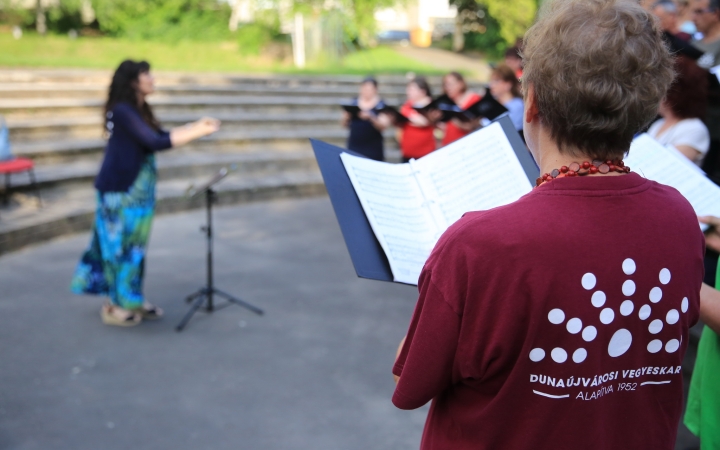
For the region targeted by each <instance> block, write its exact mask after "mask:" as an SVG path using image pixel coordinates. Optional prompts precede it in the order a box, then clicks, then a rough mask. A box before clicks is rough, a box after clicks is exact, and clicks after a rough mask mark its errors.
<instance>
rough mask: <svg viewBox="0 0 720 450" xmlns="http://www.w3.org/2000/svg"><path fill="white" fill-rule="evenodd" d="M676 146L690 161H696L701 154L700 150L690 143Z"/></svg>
mask: <svg viewBox="0 0 720 450" xmlns="http://www.w3.org/2000/svg"><path fill="white" fill-rule="evenodd" d="M675 148H676V149H678V151H679V152H680V153H682V154H683V156H685V157H686V158H687V159H689V160H690V161H695V159H696V158H697V157H698V156H700V155H701V152H700V150H698V149H696V148H694V147H691V146H689V145H676V146H675Z"/></svg>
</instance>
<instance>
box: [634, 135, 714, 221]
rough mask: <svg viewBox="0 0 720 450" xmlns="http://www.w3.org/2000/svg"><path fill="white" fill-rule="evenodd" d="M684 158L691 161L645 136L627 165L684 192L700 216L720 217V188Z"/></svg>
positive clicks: (637, 141)
mask: <svg viewBox="0 0 720 450" xmlns="http://www.w3.org/2000/svg"><path fill="white" fill-rule="evenodd" d="M681 158H684V159H687V158H685V157H684V156H682V155H681V154H679V152H676V151H672V150H671V149H668V148H666V147H665V146H663V145H662V144H660V143H659V142H657V141H656V140H655V139H653V138H651V137H650V136H649V135H647V134H642V135H640V136H638V137H637V138H635V140H634V141H633V143H632V145H631V146H630V152H629V154H628V156H627V157H626V158H625V163H626V164H627V165H628V166H629V167H630V169H631V170H632V171H633V172H637V173H638V174H640V175H642V176H644V177H645V178H648V179H650V180H653V181H657V182H658V183H661V184H666V185H668V186H672V187H674V188H675V189H677V190H678V191H680V193H681V194H682V195H683V196H684V197H685V198H686V199H687V200H688V201H689V202H690V204H691V205H692V207H693V209H695V213H696V214H697V215H699V216H707V215H712V216H718V217H720V187H718V186H717V185H715V183H713V182H712V181H710V180H709V179H708V178H706V177H705V176H704V175H703V174H702V172H701V171H698V170H696V169H694V168H692V167H689V166H688V164H686V162H685V161H683V160H682V159H681ZM701 228H703V230H705V229H707V225H701Z"/></svg>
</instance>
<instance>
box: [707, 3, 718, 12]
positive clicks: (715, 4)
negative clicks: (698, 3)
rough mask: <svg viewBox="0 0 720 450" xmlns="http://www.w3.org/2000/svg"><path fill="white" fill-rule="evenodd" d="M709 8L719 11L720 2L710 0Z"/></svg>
mask: <svg viewBox="0 0 720 450" xmlns="http://www.w3.org/2000/svg"><path fill="white" fill-rule="evenodd" d="M708 8H710V9H711V10H712V11H717V10H718V9H720V0H710V1H709V2H708Z"/></svg>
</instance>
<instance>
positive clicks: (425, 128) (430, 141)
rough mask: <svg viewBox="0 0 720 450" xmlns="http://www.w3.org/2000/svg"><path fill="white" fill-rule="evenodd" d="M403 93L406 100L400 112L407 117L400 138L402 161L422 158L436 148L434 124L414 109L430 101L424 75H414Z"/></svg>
mask: <svg viewBox="0 0 720 450" xmlns="http://www.w3.org/2000/svg"><path fill="white" fill-rule="evenodd" d="M405 93H406V95H407V101H406V102H405V104H403V106H402V108H401V109H400V113H401V114H402V115H403V116H405V117H407V119H408V121H407V123H405V125H404V126H403V128H402V137H401V139H400V150H401V151H402V158H403V162H407V161H409V160H410V159H418V158H422V157H423V156H425V155H427V154H429V153H432V152H433V151H435V149H436V148H437V145H436V143H435V125H434V124H433V123H432V122H431V120H430V119H428V118H427V117H425V116H424V115H422V114H420V113H419V112H417V111H416V110H415V109H414V108H423V107H425V106H427V105H429V104H430V102H432V93H431V90H430V85H429V84H428V82H427V80H426V79H425V77H415V79H413V80H412V81H411V82H410V83H408V85H407V88H406V90H405Z"/></svg>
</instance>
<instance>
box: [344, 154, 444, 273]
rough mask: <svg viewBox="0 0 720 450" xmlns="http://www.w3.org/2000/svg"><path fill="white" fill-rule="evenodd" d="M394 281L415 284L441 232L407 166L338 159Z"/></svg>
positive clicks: (357, 159) (355, 158)
mask: <svg viewBox="0 0 720 450" xmlns="http://www.w3.org/2000/svg"><path fill="white" fill-rule="evenodd" d="M340 158H341V159H342V162H343V165H344V166H345V170H346V171H347V173H348V176H349V177H350V181H351V182H352V184H353V187H354V188H355V192H356V193H357V196H358V198H359V199H360V203H361V204H362V207H363V210H364V211H365V215H366V216H367V218H368V221H369V222H370V226H372V229H373V231H374V232H375V236H376V237H377V239H378V241H379V242H380V245H381V246H382V248H383V250H384V251H385V255H387V258H388V261H389V262H390V268H391V269H392V272H393V277H394V278H395V281H399V282H402V283H408V284H417V283H418V279H419V278H420V271H421V270H422V267H423V266H424V265H425V261H426V260H427V258H428V256H430V252H431V251H432V249H433V246H434V245H435V242H437V240H438V239H439V238H440V234H441V233H442V231H444V230H445V229H444V228H443V229H440V228H439V227H438V226H437V224H436V223H435V218H433V216H432V215H431V213H430V210H429V209H428V207H427V204H426V202H425V199H424V198H423V194H422V192H421V190H420V188H419V186H418V183H417V181H416V179H415V177H414V175H413V173H412V169H411V167H410V165H409V164H388V163H383V162H378V161H373V160H370V159H367V158H361V157H357V156H352V155H350V154H347V153H342V154H341V155H340Z"/></svg>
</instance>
